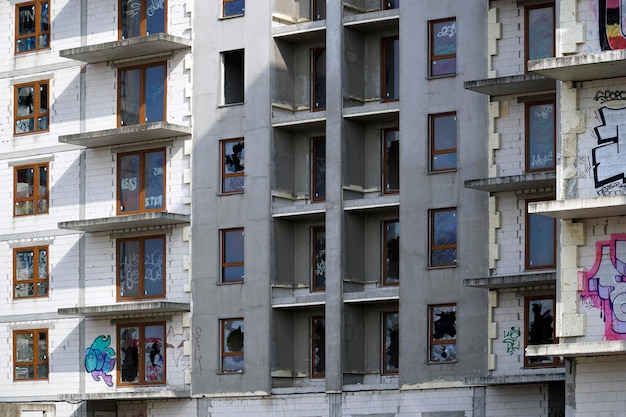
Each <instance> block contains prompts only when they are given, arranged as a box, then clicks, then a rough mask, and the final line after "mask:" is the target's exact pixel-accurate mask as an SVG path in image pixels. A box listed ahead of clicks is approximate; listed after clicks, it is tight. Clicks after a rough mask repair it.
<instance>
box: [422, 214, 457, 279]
mask: <svg viewBox="0 0 626 417" xmlns="http://www.w3.org/2000/svg"><path fill="white" fill-rule="evenodd" d="M445 211H454V212H455V222H456V227H455V232H456V238H455V243H453V244H452V243H450V244H444V245H436V244H435V242H434V238H435V214H436V213H441V212H445ZM458 214H459V212H458V209H457V208H456V207H447V208H440V209H430V210H428V221H429V227H428V266H429V267H430V268H448V267H456V266H457V265H458V256H459V254H458V249H459V240H458V239H459V221H458ZM444 249H454V250H455V254H456V258H455V262H454V263H446V264H434V263H433V262H432V259H433V258H432V253H433V251H434V250H444Z"/></svg>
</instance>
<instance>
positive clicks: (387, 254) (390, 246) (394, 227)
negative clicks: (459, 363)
mask: <svg viewBox="0 0 626 417" xmlns="http://www.w3.org/2000/svg"><path fill="white" fill-rule="evenodd" d="M383 239H384V253H383V285H398V283H399V282H400V222H399V221H398V220H390V221H385V222H383Z"/></svg>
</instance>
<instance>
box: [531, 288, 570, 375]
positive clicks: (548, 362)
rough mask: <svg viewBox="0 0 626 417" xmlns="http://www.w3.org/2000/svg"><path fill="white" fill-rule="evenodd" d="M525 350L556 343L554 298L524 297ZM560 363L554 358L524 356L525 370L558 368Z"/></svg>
mask: <svg viewBox="0 0 626 417" xmlns="http://www.w3.org/2000/svg"><path fill="white" fill-rule="evenodd" d="M524 300H525V306H526V307H525V314H524V321H525V326H524V328H525V330H526V331H525V340H526V345H525V346H524V347H525V348H526V347H527V346H530V345H547V344H552V343H557V342H558V339H557V338H556V337H555V334H554V296H540V297H526V298H525V299H524ZM560 364H561V361H560V360H559V358H558V357H555V356H532V357H531V356H526V358H525V361H524V366H526V367H527V368H534V367H541V366H558V365H560Z"/></svg>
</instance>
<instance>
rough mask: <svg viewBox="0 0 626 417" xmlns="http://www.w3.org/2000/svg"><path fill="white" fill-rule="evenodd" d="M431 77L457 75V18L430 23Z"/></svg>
mask: <svg viewBox="0 0 626 417" xmlns="http://www.w3.org/2000/svg"><path fill="white" fill-rule="evenodd" d="M429 29H430V30H429V35H430V36H429V37H430V76H431V77H443V76H450V75H456V18H450V19H441V20H432V21H430V22H429Z"/></svg>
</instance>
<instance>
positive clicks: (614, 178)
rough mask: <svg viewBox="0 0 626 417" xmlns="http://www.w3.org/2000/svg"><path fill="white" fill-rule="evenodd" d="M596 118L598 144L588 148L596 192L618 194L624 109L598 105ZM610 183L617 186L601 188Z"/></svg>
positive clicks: (625, 134) (624, 157)
mask: <svg viewBox="0 0 626 417" xmlns="http://www.w3.org/2000/svg"><path fill="white" fill-rule="evenodd" d="M598 118H599V120H600V123H601V124H600V125H599V126H597V127H595V128H594V129H593V130H594V132H595V136H596V139H597V143H598V146H597V147H595V148H593V149H592V151H591V156H592V166H593V176H594V182H595V187H596V192H598V195H621V194H623V189H624V184H625V182H624V169H625V168H626V151H624V150H625V149H626V108H619V109H613V108H610V107H601V108H600V109H598ZM620 149H622V152H621V153H620ZM612 183H616V184H617V185H615V186H613V187H610V188H603V187H605V186H607V185H609V184H612ZM598 189H599V190H598Z"/></svg>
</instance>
